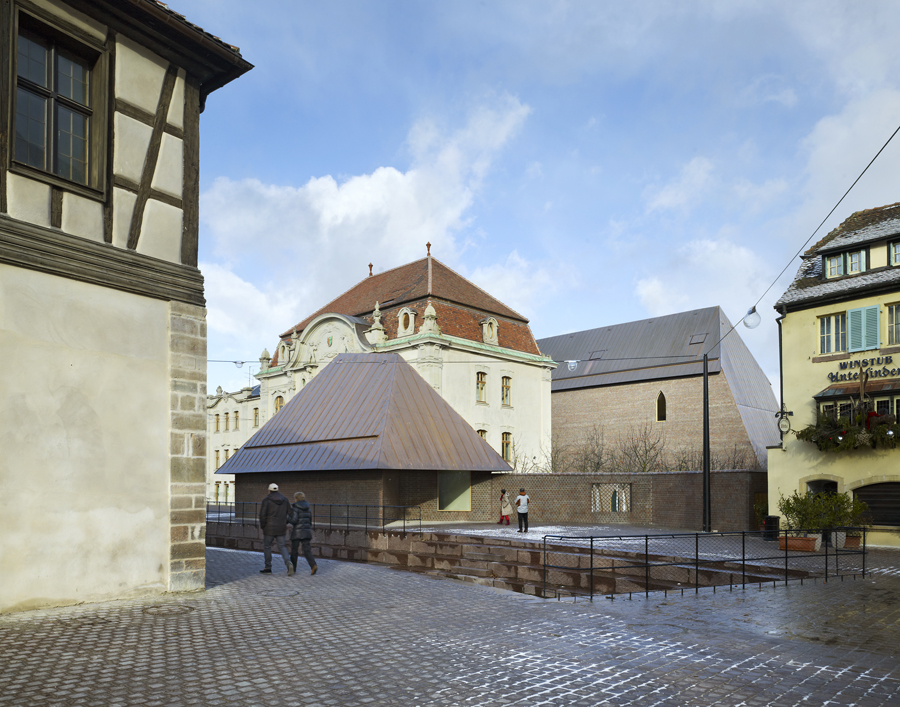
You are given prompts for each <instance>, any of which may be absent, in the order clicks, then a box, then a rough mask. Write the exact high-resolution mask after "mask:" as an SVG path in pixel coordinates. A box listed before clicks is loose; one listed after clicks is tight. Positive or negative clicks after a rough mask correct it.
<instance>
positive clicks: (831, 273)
mask: <svg viewBox="0 0 900 707" xmlns="http://www.w3.org/2000/svg"><path fill="white" fill-rule="evenodd" d="M825 267H826V272H827V273H828V277H838V276H840V275H843V274H844V256H842V255H832V256H830V257H828V258H826V259H825Z"/></svg>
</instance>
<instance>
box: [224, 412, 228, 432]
mask: <svg viewBox="0 0 900 707" xmlns="http://www.w3.org/2000/svg"><path fill="white" fill-rule="evenodd" d="M225 431H226V432H228V413H227V412H226V413H225Z"/></svg>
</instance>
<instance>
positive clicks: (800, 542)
mask: <svg viewBox="0 0 900 707" xmlns="http://www.w3.org/2000/svg"><path fill="white" fill-rule="evenodd" d="M816 540H818V538H816V537H815V536H811V537H808V538H796V537H785V536H784V535H781V536H780V537H779V538H778V549H779V550H785V549H787V550H799V551H801V552H815V551H816ZM785 545H786V546H787V547H785Z"/></svg>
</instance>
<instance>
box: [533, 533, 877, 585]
mask: <svg viewBox="0 0 900 707" xmlns="http://www.w3.org/2000/svg"><path fill="white" fill-rule="evenodd" d="M804 536H805V537H804ZM773 541H777V542H773ZM851 575H852V576H854V577H855V576H857V575H860V576H863V577H864V576H865V575H866V529H865V528H834V529H831V530H827V531H821V530H817V531H798V530H779V531H772V530H769V531H759V532H755V531H754V532H750V531H742V532H730V533H677V534H661V535H620V536H609V535H604V536H572V535H545V536H544V539H543V591H544V596H547V591H548V588H550V589H552V590H556V592H557V596H558V595H559V593H560V592H563V593H568V594H573V595H582V596H586V597H589V598H590V600H591V601H593V599H594V596H595V595H596V596H607V597H609V598H610V599H611V598H613V596H614V595H616V594H629V595H631V594H635V593H643V594H645V595H649V593H650V592H651V591H653V592H657V591H661V592H664V593H665V594H666V595H668V592H670V591H672V592H678V591H680V592H681V593H682V594H684V591H685V590H686V589H687V590H691V589H693V590H694V592H695V593H696V592H699V590H700V588H701V587H712V588H713V591H715V589H716V587H721V586H728V587H730V588H731V589H733V588H734V587H736V586H741V587H744V588H746V587H747V586H748V585H755V584H760V585H762V584H765V583H777V582H781V581H783V582H784V583H785V584H787V583H788V582H789V581H792V580H793V581H796V580H799V581H800V582H801V583H802V582H803V580H804V579H819V578H822V579H824V581H826V582H827V581H828V579H829V578H835V577H841V578H843V577H845V576H851Z"/></svg>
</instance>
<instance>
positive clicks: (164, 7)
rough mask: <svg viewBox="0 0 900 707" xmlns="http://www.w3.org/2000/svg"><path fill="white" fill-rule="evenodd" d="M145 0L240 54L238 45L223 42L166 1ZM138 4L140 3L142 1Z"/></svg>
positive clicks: (177, 20)
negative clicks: (176, 10)
mask: <svg viewBox="0 0 900 707" xmlns="http://www.w3.org/2000/svg"><path fill="white" fill-rule="evenodd" d="M143 2H146V3H147V4H148V5H154V6H156V7H157V8H159V9H160V10H162V11H163V12H164V13H166V14H167V15H168V16H169V17H171V18H173V19H174V20H175V21H176V22H180V23H181V24H183V25H186V26H187V27H190V28H191V29H192V30H194V31H195V32H199V33H200V34H202V35H203V36H204V37H207V38H208V39H210V40H212V41H213V42H215V43H216V44H218V45H219V46H220V47H222V48H223V49H227V50H229V51H231V52H233V53H234V54H236V55H238V56H240V54H241V50H240V49H239V48H238V47H236V46H234V45H233V44H228V42H223V41H222V40H221V39H219V37H217V36H216V35H214V34H210V33H209V32H207V31H206V30H205V29H203V28H202V27H201V26H200V25H195V24H194V23H193V22H191V21H189V20H188V19H187V18H186V17H185V16H184V15H182V14H180V13H178V12H175V11H174V10H173V9H172V8H170V7H169V6H168V5H166V4H165V3H164V2H160V1H159V0H143ZM137 4H140V1H139V2H138V3H137Z"/></svg>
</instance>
